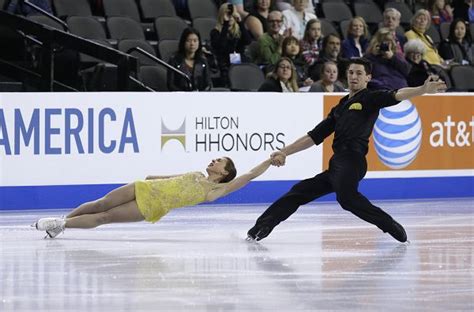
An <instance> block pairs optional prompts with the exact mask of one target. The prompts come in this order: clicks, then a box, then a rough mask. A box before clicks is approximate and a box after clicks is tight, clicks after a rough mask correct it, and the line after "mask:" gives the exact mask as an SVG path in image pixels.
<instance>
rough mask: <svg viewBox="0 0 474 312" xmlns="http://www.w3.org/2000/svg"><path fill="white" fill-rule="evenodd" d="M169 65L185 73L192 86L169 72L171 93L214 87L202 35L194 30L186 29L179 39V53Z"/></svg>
mask: <svg viewBox="0 0 474 312" xmlns="http://www.w3.org/2000/svg"><path fill="white" fill-rule="evenodd" d="M169 64H170V65H171V66H173V67H175V68H177V69H178V70H180V71H182V72H183V73H185V74H186V75H187V76H188V77H189V78H190V79H191V84H192V85H191V86H190V85H189V84H188V82H187V81H186V79H184V78H183V77H181V76H180V75H178V74H176V73H174V72H173V71H169V73H168V89H169V90H170V91H196V90H198V91H207V90H210V89H211V87H212V84H211V73H210V69H209V65H208V63H207V60H206V58H205V57H204V56H203V55H202V45H201V35H200V34H199V32H198V31H197V30H196V29H194V28H191V27H189V28H186V29H185V30H184V31H183V33H182V34H181V38H180V39H179V46H178V52H177V53H176V54H175V55H174V56H173V57H172V58H171V59H170V61H169Z"/></svg>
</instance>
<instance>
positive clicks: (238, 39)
mask: <svg viewBox="0 0 474 312" xmlns="http://www.w3.org/2000/svg"><path fill="white" fill-rule="evenodd" d="M210 35H211V48H212V53H213V54H214V55H215V57H216V59H217V63H218V65H219V70H220V76H221V80H222V82H223V84H224V85H225V86H227V85H228V83H229V77H228V75H229V67H230V64H235V63H241V62H242V61H243V59H242V58H243V57H244V51H245V47H246V46H247V45H248V44H250V42H251V41H252V38H251V37H250V34H249V32H248V31H247V29H246V28H245V26H244V24H243V23H242V22H241V21H240V15H239V14H238V13H237V11H236V8H235V6H234V5H233V4H229V3H224V4H223V5H221V7H220V9H219V14H218V16H217V25H216V27H215V28H214V29H213V30H211V34H210Z"/></svg>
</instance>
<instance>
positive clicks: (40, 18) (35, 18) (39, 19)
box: [27, 15, 65, 30]
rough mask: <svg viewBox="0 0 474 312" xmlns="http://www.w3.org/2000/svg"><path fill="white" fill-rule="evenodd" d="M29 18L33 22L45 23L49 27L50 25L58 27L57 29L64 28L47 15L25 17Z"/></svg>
mask: <svg viewBox="0 0 474 312" xmlns="http://www.w3.org/2000/svg"><path fill="white" fill-rule="evenodd" d="M27 18H28V19H29V20H31V21H33V22H36V23H38V24H43V25H47V26H49V27H52V28H55V29H59V30H65V29H64V27H63V25H61V24H59V23H58V22H56V21H55V20H52V19H50V18H49V17H47V16H43V15H30V16H28V17H27Z"/></svg>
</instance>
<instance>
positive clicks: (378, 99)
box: [308, 89, 400, 155]
mask: <svg viewBox="0 0 474 312" xmlns="http://www.w3.org/2000/svg"><path fill="white" fill-rule="evenodd" d="M396 91H397V90H394V91H380V90H368V89H364V90H361V91H359V92H358V93H356V94H355V95H354V96H353V97H352V98H349V95H346V96H345V97H343V98H342V99H341V100H340V101H339V103H338V104H337V105H336V106H334V107H333V108H332V109H331V111H330V112H329V115H328V116H327V117H326V119H324V120H323V121H322V122H320V123H319V124H318V125H317V126H316V127H315V128H314V129H313V130H311V131H309V132H308V135H309V136H310V137H311V138H312V139H313V141H314V143H315V144H316V145H318V144H321V143H322V142H323V141H324V139H325V138H326V137H328V136H329V135H330V134H331V133H333V132H334V141H333V144H332V149H333V151H334V153H338V152H343V151H354V152H358V153H361V154H362V155H366V154H367V152H368V150H369V147H368V145H369V137H370V135H371V133H372V130H373V128H374V124H375V121H376V120H377V117H378V115H379V110H380V109H381V108H383V107H388V106H392V105H396V104H398V103H399V102H400V101H397V100H396V99H395V93H396Z"/></svg>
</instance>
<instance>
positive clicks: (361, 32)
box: [342, 16, 369, 59]
mask: <svg viewBox="0 0 474 312" xmlns="http://www.w3.org/2000/svg"><path fill="white" fill-rule="evenodd" d="M368 35H369V31H368V27H367V24H366V23H365V20H364V19H363V18H362V17H360V16H355V17H354V18H352V19H351V20H350V22H349V27H348V28H347V39H344V41H343V42H342V57H344V58H347V59H351V58H357V57H362V56H364V54H365V50H366V49H367V46H368V44H369V40H367V37H368Z"/></svg>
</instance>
